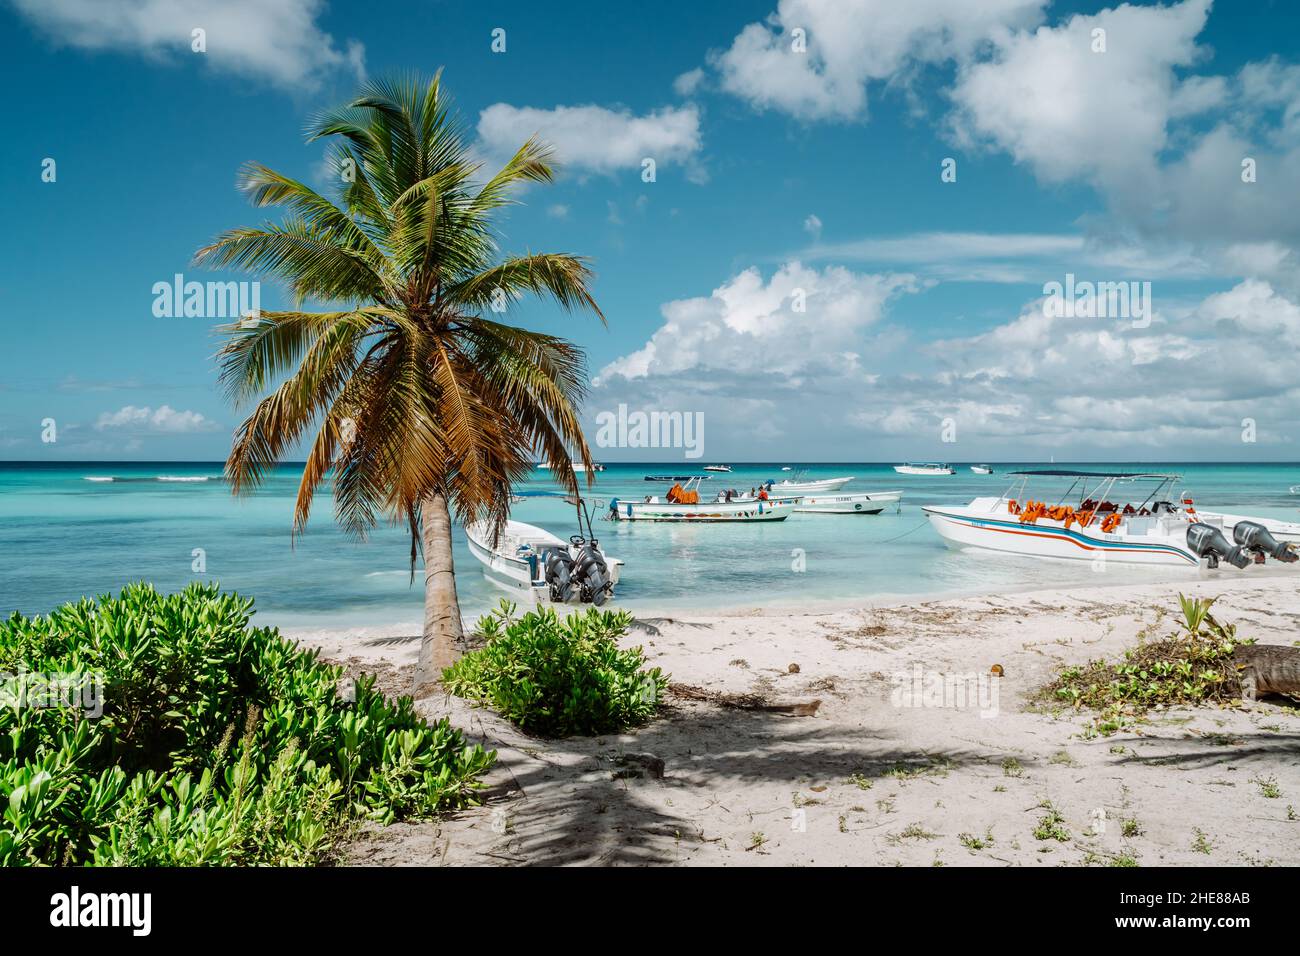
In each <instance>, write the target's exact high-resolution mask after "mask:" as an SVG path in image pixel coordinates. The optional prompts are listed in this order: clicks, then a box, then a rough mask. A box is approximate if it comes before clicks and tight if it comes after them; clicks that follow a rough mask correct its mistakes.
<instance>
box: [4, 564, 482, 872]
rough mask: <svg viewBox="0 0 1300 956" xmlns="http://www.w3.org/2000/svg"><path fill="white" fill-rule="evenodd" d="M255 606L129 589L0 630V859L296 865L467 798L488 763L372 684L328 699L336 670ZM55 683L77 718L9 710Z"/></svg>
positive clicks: (15, 620) (441, 724)
mask: <svg viewBox="0 0 1300 956" xmlns="http://www.w3.org/2000/svg"><path fill="white" fill-rule="evenodd" d="M252 606H253V602H252V600H251V599H247V598H242V597H240V596H238V595H236V594H226V593H222V592H221V591H220V590H219V589H218V588H217V586H216V585H205V584H192V585H190V586H189V587H187V588H186V589H185V590H184V591H182V592H180V593H178V594H161V593H159V592H158V591H157V590H155V589H154V588H153V587H152V586H150V585H148V584H132V585H128V586H127V587H126V588H124V589H123V590H122V592H121V594H120V595H119V596H118V597H112V596H109V595H105V596H102V597H100V598H98V599H97V600H91V599H88V598H83V599H82V600H80V601H76V602H73V603H69V604H65V605H63V606H62V607H60V608H57V609H55V610H54V611H52V612H51V613H50V614H49V615H46V616H37V617H32V618H27V617H23V616H22V615H19V614H14V615H13V616H12V617H10V618H9V619H8V620H7V621H4V622H0V672H4V673H7V674H15V673H17V674H18V678H14V679H12V680H9V681H8V682H7V688H6V689H7V690H8V691H9V694H8V697H9V699H8V700H7V702H6V703H7V704H8V706H4V707H0V806H4V807H6V808H7V811H6V812H5V814H4V815H3V817H0V865H7V866H21V865H63V866H69V865H87V864H90V865H102V866H203V865H241V866H242V865H263V864H270V865H280V864H289V865H307V864H313V863H319V862H322V861H324V860H325V859H326V858H327V857H328V855H329V853H330V851H331V849H332V848H333V847H334V846H335V845H336V844H337V840H338V838H339V836H340V835H341V834H342V833H343V832H344V831H345V830H346V829H347V828H348V827H349V826H351V825H352V824H354V823H355V822H357V821H359V820H361V819H371V820H374V821H377V822H380V823H389V822H392V821H394V820H398V819H425V818H430V817H433V816H435V815H437V814H438V813H440V812H442V811H445V810H450V809H454V808H458V807H462V806H464V805H466V804H468V803H470V802H472V801H473V799H474V791H475V789H476V788H477V787H478V785H479V784H478V779H477V778H478V777H479V775H481V774H482V773H483V772H484V771H485V770H486V769H487V768H488V767H489V766H491V764H492V762H493V759H494V756H495V755H494V754H493V753H491V752H487V751H484V750H483V749H482V748H480V747H467V746H466V745H465V741H464V739H463V737H462V736H461V734H460V732H459V731H458V730H456V729H454V728H453V727H451V725H450V724H449V723H448V722H447V721H446V720H442V721H438V722H436V723H433V724H429V723H426V721H425V720H424V719H423V718H421V717H420V716H418V715H417V714H416V713H415V711H414V709H413V707H412V704H411V701H410V699H409V698H405V697H404V698H401V699H399V700H397V701H396V702H391V701H389V700H386V699H385V698H384V697H383V696H382V695H381V694H379V693H378V692H377V691H376V690H375V688H374V679H373V677H363V678H361V679H359V680H357V681H356V682H355V687H354V690H352V691H350V692H347V693H342V694H341V693H340V680H341V679H342V678H343V668H341V667H335V666H331V665H327V664H324V663H322V662H321V661H319V660H318V659H317V655H316V653H315V652H314V651H304V650H302V649H300V648H298V647H297V646H296V645H295V644H294V643H293V642H291V641H289V640H287V639H285V638H283V637H281V636H280V634H279V632H278V631H276V630H275V629H273V628H260V627H250V626H249V624H250V619H251V611H252ZM56 674H57V675H61V677H60V679H61V680H63V681H66V682H68V683H69V684H70V685H72V686H75V687H76V688H79V689H80V691H81V693H80V696H79V697H77V698H76V702H77V704H78V706H71V705H70V702H71V701H72V700H73V698H72V697H71V696H69V697H68V698H67V699H61V700H60V701H59V702H58V705H57V706H54V705H51V701H50V700H49V699H48V698H47V699H45V700H43V701H41V702H39V705H35V704H33V702H32V701H31V700H30V699H26V698H25V697H24V698H21V699H16V698H15V696H14V693H15V687H16V685H15V681H16V680H19V679H20V678H21V679H22V680H23V681H27V682H30V681H31V679H32V677H33V675H44V676H45V677H46V678H49V677H50V675H56ZM19 689H21V688H19ZM92 698H93V700H92ZM88 703H89V704H90V705H91V706H87V704H88ZM97 711H98V713H96V712H97Z"/></svg>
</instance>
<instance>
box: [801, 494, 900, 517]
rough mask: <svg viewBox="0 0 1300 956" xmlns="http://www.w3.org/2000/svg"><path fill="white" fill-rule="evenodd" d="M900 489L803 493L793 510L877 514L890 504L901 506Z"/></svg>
mask: <svg viewBox="0 0 1300 956" xmlns="http://www.w3.org/2000/svg"><path fill="white" fill-rule="evenodd" d="M902 500H903V493H902V492H901V491H862V492H857V493H853V494H847V495H835V494H832V495H805V496H804V497H803V498H802V499H801V500H800V501H799V503H798V504H796V505H795V506H794V510H795V511H800V512H811V513H813V514H832V515H854V514H858V515H878V514H880V512H882V511H884V510H885V509H886V508H888V507H889V506H890V505H893V507H894V510H895V511H897V510H899V508H901V507H902Z"/></svg>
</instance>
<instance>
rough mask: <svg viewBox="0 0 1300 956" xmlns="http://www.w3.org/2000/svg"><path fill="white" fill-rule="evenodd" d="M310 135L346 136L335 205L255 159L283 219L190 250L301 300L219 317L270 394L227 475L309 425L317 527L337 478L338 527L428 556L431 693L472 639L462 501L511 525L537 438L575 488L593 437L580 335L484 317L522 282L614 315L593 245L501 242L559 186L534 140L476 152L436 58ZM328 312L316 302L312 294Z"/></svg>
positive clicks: (248, 379)
mask: <svg viewBox="0 0 1300 956" xmlns="http://www.w3.org/2000/svg"><path fill="white" fill-rule="evenodd" d="M307 132H308V142H311V141H314V140H317V139H321V138H322V137H331V138H333V142H332V146H331V151H330V155H329V159H330V165H331V168H332V169H333V171H334V172H335V173H336V174H337V176H338V182H339V183H340V185H339V187H338V202H337V203H336V202H333V201H331V200H330V199H327V198H325V197H324V196H322V195H320V194H319V193H318V192H317V191H316V190H314V189H312V188H311V187H310V186H307V185H304V184H303V183H300V182H297V181H295V180H293V179H290V178H289V177H287V176H284V175H281V174H280V173H277V172H275V171H274V170H271V169H268V168H267V167H265V166H262V165H260V164H258V163H248V164H246V165H245V166H244V167H243V169H242V170H241V173H240V180H239V185H240V188H241V189H243V190H244V191H246V192H247V194H248V195H249V197H250V199H251V201H252V203H253V205H255V206H259V207H262V206H281V207H283V208H284V210H285V214H284V218H283V220H282V221H281V222H280V223H278V224H277V223H270V222H268V223H266V224H264V225H262V226H258V227H248V228H240V229H232V230H230V231H228V232H225V233H222V234H221V235H220V236H219V237H217V239H216V240H215V241H214V242H213V243H212V244H211V245H209V246H206V247H205V248H203V249H200V250H199V251H198V252H197V253H196V254H195V262H196V264H201V265H205V266H209V267H215V268H239V269H243V270H246V271H249V272H252V273H254V274H258V275H263V276H267V277H269V278H272V279H278V280H280V281H281V282H283V283H285V284H287V286H288V288H289V289H290V290H291V291H292V293H293V296H294V305H295V308H294V309H293V310H290V311H282V312H262V313H261V314H260V315H259V316H253V317H249V318H246V319H244V320H243V321H241V322H238V323H236V324H235V325H232V326H228V327H226V328H225V329H224V330H223V331H224V332H226V333H227V334H228V338H227V340H226V341H225V343H224V344H223V346H222V348H221V349H220V351H219V352H218V356H217V357H218V360H219V363H220V367H221V381H222V384H223V386H224V387H225V389H226V391H227V393H228V396H229V397H230V398H231V400H233V401H234V402H236V403H237V404H242V403H247V402H249V401H251V400H253V399H255V398H259V397H260V400H258V401H257V404H256V406H255V407H254V408H253V410H252V413H251V414H250V415H249V416H248V418H247V419H245V420H244V422H243V424H242V425H240V426H239V428H238V429H237V430H236V432H235V435H234V438H233V444H232V447H231V451H230V457H229V459H228V460H227V462H226V475H227V477H228V479H229V480H230V482H231V485H232V489H233V491H234V492H235V493H236V494H241V493H247V492H249V491H250V490H252V489H253V488H255V487H256V486H257V485H258V484H259V483H260V482H261V481H262V479H263V478H264V477H265V475H266V473H267V470H268V469H269V468H270V467H272V466H274V465H275V463H276V462H278V461H279V460H280V459H281V457H282V456H283V455H284V453H285V452H286V451H288V450H290V449H292V448H295V447H299V445H298V443H299V442H300V441H303V440H305V438H306V436H308V435H309V434H311V433H312V432H313V431H314V436H313V437H311V439H310V445H309V447H308V446H303V447H308V450H307V459H306V465H305V467H304V468H303V473H302V479H301V481H300V483H299V485H298V496H297V502H296V504H295V508H294V522H293V531H294V534H297V533H300V532H302V531H303V530H304V529H305V526H306V523H307V517H308V514H309V512H310V509H311V504H312V498H313V495H314V494H315V492H316V490H317V488H318V487H319V486H320V485H321V484H322V482H323V481H324V480H325V479H326V476H327V475H331V474H332V479H333V490H334V501H335V512H336V517H337V519H338V520H339V522H340V523H341V524H342V526H343V527H344V528H345V529H346V530H347V531H349V532H350V533H351V534H353V535H355V536H357V537H360V538H364V537H365V535H366V533H367V532H368V531H369V530H370V529H371V528H373V527H374V525H375V524H376V523H377V521H378V520H380V519H381V518H386V519H388V520H389V521H391V522H393V523H394V524H397V525H402V526H406V527H407V528H408V529H409V530H410V533H411V567H412V574H414V568H415V561H416V556H417V548H420V549H421V550H422V551H423V555H424V606H425V611H424V634H423V643H422V645H421V648H420V660H419V666H418V667H417V671H416V680H415V689H414V691H415V694H416V696H417V697H420V696H426V695H427V694H428V693H430V692H432V691H433V690H434V688H435V686H436V684H437V681H438V679H439V677H440V675H441V673H442V668H443V667H445V666H446V665H447V664H449V663H451V662H452V661H453V660H454V659H455V657H456V655H457V653H458V651H459V648H460V646H461V644H462V642H463V634H462V631H461V617H460V606H459V602H458V600H457V597H456V579H455V567H454V564H453V561H452V538H451V529H452V512H453V511H454V512H455V514H456V516H457V517H458V518H459V519H460V520H462V521H473V520H488V521H490V522H492V525H493V527H494V528H496V529H499V528H500V527H501V525H502V523H503V522H504V521H505V518H506V515H507V513H508V508H509V501H510V489H511V486H512V485H513V484H514V483H515V482H518V481H520V480H522V479H523V478H524V476H525V475H526V474H527V473H528V472H529V470H530V469H531V468H532V467H533V462H534V461H535V460H536V456H537V455H538V454H541V455H542V456H543V457H544V458H545V459H546V460H548V461H550V462H551V463H552V464H553V468H554V473H555V474H556V475H558V476H559V477H560V479H561V480H562V481H563V482H564V483H565V484H566V486H567V489H568V490H569V491H570V492H572V493H575V494H576V493H577V492H578V480H577V477H576V475H575V474H574V468H573V462H572V460H571V459H570V451H571V450H572V451H573V453H574V457H578V456H580V457H581V460H582V461H583V462H584V463H585V464H586V465H587V467H588V471H587V474H588V476H589V477H588V481H590V475H591V452H590V450H589V449H588V447H587V442H586V440H585V439H584V437H583V434H582V430H581V428H580V426H579V423H578V416H577V411H576V406H577V405H579V404H580V403H581V400H582V398H583V396H584V394H585V391H586V381H587V379H586V360H585V356H584V354H583V352H582V351H581V350H580V349H578V348H577V347H575V346H574V345H573V344H571V343H570V342H568V341H566V340H564V339H562V338H557V337H555V336H551V335H543V334H540V333H537V332H531V331H527V330H524V329H521V328H517V327H514V326H512V325H508V324H504V323H502V322H499V321H495V320H493V319H491V318H488V317H487V316H486V315H485V312H487V310H488V309H492V310H493V311H494V312H495V311H501V310H502V308H503V307H504V306H505V305H506V304H507V303H509V302H513V301H517V300H518V299H520V298H522V297H523V296H524V295H526V294H528V293H533V294H537V295H543V296H549V297H550V298H552V299H553V300H554V301H556V302H558V303H559V304H560V305H561V306H563V307H564V308H565V309H566V310H569V311H572V310H574V309H590V310H591V311H592V312H594V313H595V314H596V315H597V316H598V317H600V319H601V321H602V322H603V321H604V315H603V314H602V313H601V311H600V309H599V307H598V306H597V305H596V302H595V299H593V298H592V295H591V291H590V283H591V280H592V273H591V271H590V270H589V268H588V266H587V262H586V260H585V259H583V258H580V257H578V256H573V255H567V254H526V255H520V256H513V257H506V258H498V252H497V242H496V237H495V233H494V231H493V228H492V221H491V220H492V216H493V214H494V213H495V212H496V211H497V210H499V209H501V208H502V207H504V206H507V205H509V204H512V203H513V202H515V201H516V200H514V199H513V198H512V197H513V194H514V192H515V189H516V187H518V186H519V185H520V184H523V183H529V182H532V183H549V182H551V180H552V178H553V167H552V164H551V162H550V158H549V157H550V150H549V148H547V147H546V146H544V145H543V144H542V143H540V142H538V141H537V139H535V138H533V139H529V140H528V142H526V143H524V145H523V146H522V147H521V148H520V150H519V151H518V152H517V153H515V155H514V156H513V157H512V158H511V159H510V161H509V162H507V163H506V164H505V165H504V166H503V167H502V168H501V170H500V171H499V172H497V173H496V174H495V175H494V176H491V177H490V178H485V177H483V176H481V175H480V165H479V164H478V163H475V162H473V161H472V159H471V156H470V153H469V150H468V148H467V146H466V142H465V138H464V134H463V131H462V126H461V124H460V122H459V120H458V118H457V117H456V116H455V115H454V114H453V113H452V112H451V111H450V109H449V103H448V99H447V96H446V94H444V93H443V91H442V86H441V82H440V74H439V75H437V76H434V77H433V79H432V80H430V81H428V82H424V81H422V80H419V79H417V78H414V77H412V78H399V79H394V80H379V81H372V82H369V83H367V84H365V85H364V86H363V87H362V89H361V90H360V92H359V94H358V96H357V97H356V99H354V100H353V101H352V102H351V103H350V104H349V105H348V106H346V107H343V108H341V109H338V110H334V111H330V112H327V113H324V114H322V115H321V116H319V117H318V118H317V119H316V120H315V121H314V122H313V123H312V124H311V125H310V127H309V128H308V131H307ZM307 300H313V301H315V302H320V303H326V304H329V305H331V306H333V307H334V310H333V311H320V312H311V311H303V310H302V306H303V304H304V302H305V301H307Z"/></svg>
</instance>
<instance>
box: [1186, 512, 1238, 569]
mask: <svg viewBox="0 0 1300 956" xmlns="http://www.w3.org/2000/svg"><path fill="white" fill-rule="evenodd" d="M1187 547H1189V548H1190V549H1191V551H1192V553H1193V554H1195V555H1196V556H1197V557H1200V558H1208V559H1209V562H1210V567H1211V568H1217V567H1218V566H1219V560H1220V559H1222V560H1224V561H1227V562H1228V563H1229V564H1231V565H1233V566H1234V567H1238V568H1244V567H1246V565H1248V564H1250V555H1248V554H1247V553H1246V549H1245V548H1243V547H1241V546H1240V545H1234V544H1232V543H1231V542H1229V541H1228V539H1227V538H1225V537H1224V536H1223V532H1222V531H1220V530H1219V529H1218V528H1216V527H1214V526H1213V525H1208V524H1205V523H1204V522H1202V521H1197V522H1196V523H1194V524H1190V525H1188V526H1187Z"/></svg>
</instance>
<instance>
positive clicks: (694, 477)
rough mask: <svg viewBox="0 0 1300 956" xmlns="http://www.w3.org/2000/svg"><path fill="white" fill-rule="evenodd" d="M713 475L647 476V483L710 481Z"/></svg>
mask: <svg viewBox="0 0 1300 956" xmlns="http://www.w3.org/2000/svg"><path fill="white" fill-rule="evenodd" d="M712 477H713V476H712V475H646V476H645V480H646V481H708V480H709V479H710V478H712Z"/></svg>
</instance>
